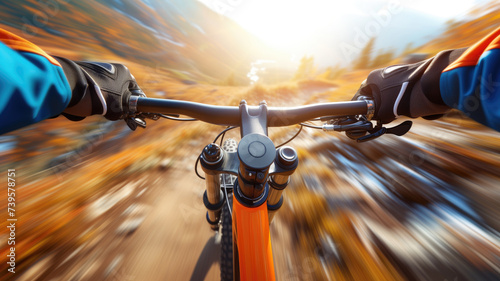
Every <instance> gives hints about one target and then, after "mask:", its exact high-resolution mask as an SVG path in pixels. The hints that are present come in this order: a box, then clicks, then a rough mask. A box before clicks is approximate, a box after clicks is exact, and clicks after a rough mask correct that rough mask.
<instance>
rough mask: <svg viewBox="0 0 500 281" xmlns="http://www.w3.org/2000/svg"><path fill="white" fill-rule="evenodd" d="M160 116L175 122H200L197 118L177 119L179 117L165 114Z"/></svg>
mask: <svg viewBox="0 0 500 281" xmlns="http://www.w3.org/2000/svg"><path fill="white" fill-rule="evenodd" d="M158 116H161V117H163V118H165V119H169V120H174V121H198V119H196V118H177V117H172V116H167V115H165V114H158Z"/></svg>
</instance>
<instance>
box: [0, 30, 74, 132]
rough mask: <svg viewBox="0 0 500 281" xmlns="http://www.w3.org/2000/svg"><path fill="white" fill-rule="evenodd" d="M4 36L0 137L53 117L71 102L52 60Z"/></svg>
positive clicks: (0, 53) (0, 57)
mask: <svg viewBox="0 0 500 281" xmlns="http://www.w3.org/2000/svg"><path fill="white" fill-rule="evenodd" d="M2 32H3V33H2ZM5 34H6V32H5V31H3V30H0V35H3V36H0V41H1V42H0V62H1V67H0V91H1V92H0V134H4V133H6V132H9V131H13V130H16V129H18V128H21V127H24V126H27V125H30V124H33V123H36V122H38V121H41V120H44V119H46V118H49V117H52V116H56V115H58V114H60V113H61V112H62V111H63V110H64V109H65V108H66V106H67V105H68V103H69V101H70V99H71V89H70V86H69V84H68V81H67V79H66V77H65V75H64V72H63V69H62V68H61V66H60V65H58V63H57V62H56V61H55V60H53V59H52V58H50V57H49V56H48V55H46V54H45V53H43V54H42V53H40V51H41V50H40V49H39V48H38V49H36V48H33V47H30V46H28V44H26V43H25V42H22V41H19V37H17V36H10V37H9V36H7V38H6V36H5ZM2 42H3V43H2ZM26 42H27V41H26ZM28 43H29V42H28ZM6 44H8V45H9V46H7V45H6ZM29 44H31V43H29ZM31 45H32V44H31ZM32 46H34V45H32ZM16 47H19V48H18V49H17V50H16ZM42 52H43V51H42Z"/></svg>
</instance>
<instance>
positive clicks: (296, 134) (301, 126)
mask: <svg viewBox="0 0 500 281" xmlns="http://www.w3.org/2000/svg"><path fill="white" fill-rule="evenodd" d="M303 127H304V125H303V124H300V128H299V131H298V132H297V133H295V135H294V136H293V137H291V138H290V139H289V140H287V141H286V142H284V143H282V144H280V145H278V146H277V147H276V148H280V147H282V146H284V145H285V144H287V143H289V142H291V141H292V140H293V139H294V138H296V137H297V136H298V135H299V134H300V132H302V128H303Z"/></svg>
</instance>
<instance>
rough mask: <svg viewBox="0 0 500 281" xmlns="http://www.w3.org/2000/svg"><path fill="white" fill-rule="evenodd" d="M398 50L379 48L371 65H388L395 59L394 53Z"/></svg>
mask: <svg viewBox="0 0 500 281" xmlns="http://www.w3.org/2000/svg"><path fill="white" fill-rule="evenodd" d="M395 52H396V51H395V50H394V49H389V50H379V51H378V52H377V55H376V56H375V57H374V58H373V60H372V62H371V67H372V68H374V67H382V66H387V64H388V63H390V62H391V61H392V60H393V59H394V53H395Z"/></svg>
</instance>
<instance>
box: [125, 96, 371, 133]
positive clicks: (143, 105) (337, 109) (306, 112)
mask: <svg viewBox="0 0 500 281" xmlns="http://www.w3.org/2000/svg"><path fill="white" fill-rule="evenodd" d="M242 104H246V102H244V101H242V102H241V103H240V105H242ZM261 104H262V103H261ZM131 108H134V109H135V110H136V111H137V112H149V113H161V114H181V115H186V116H190V117H192V118H196V119H198V120H200V121H204V122H207V123H211V124H216V125H224V126H240V124H241V113H240V107H238V106H219V105H208V104H203V103H197V102H190V101H180V100H169V99H156V98H146V97H137V98H135V99H134V100H131ZM248 110H249V113H250V115H257V114H258V113H259V112H260V110H261V109H260V107H259V106H248ZM372 110H373V102H371V101H368V100H360V101H348V102H329V103H318V104H310V105H302V106H296V107H269V108H267V120H268V124H267V125H268V126H269V127H281V126H290V125H294V124H299V123H302V122H305V121H308V120H311V119H314V118H318V117H323V116H354V115H369V114H370V113H371V111H372Z"/></svg>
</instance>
